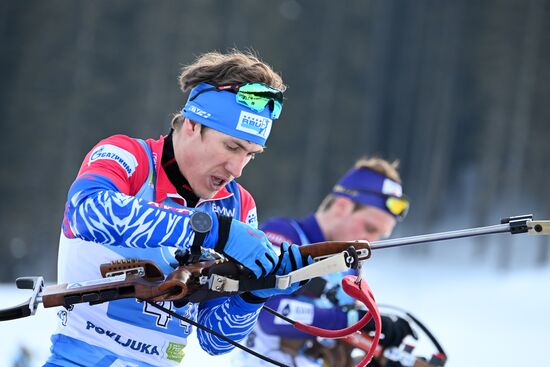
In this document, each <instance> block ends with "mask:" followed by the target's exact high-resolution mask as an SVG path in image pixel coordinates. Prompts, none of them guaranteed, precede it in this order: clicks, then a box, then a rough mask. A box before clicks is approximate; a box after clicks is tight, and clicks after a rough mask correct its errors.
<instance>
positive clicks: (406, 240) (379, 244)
mask: <svg viewBox="0 0 550 367" xmlns="http://www.w3.org/2000/svg"><path fill="white" fill-rule="evenodd" d="M510 231H511V229H510V224H508V223H506V224H497V225H493V226H486V227H476V228H468V229H460V230H456V231H449V232H439V233H432V234H425V235H419V236H411V237H402V238H395V239H390V240H382V241H374V242H371V244H370V248H371V250H378V249H383V248H390V247H398V246H407V245H414V244H417V243H425V242H436V241H443V240H451V239H455V238H464V237H474V236H480V235H484V234H494V233H506V232H510Z"/></svg>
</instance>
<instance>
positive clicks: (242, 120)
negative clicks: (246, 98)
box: [237, 111, 271, 139]
mask: <svg viewBox="0 0 550 367" xmlns="http://www.w3.org/2000/svg"><path fill="white" fill-rule="evenodd" d="M237 130H240V131H244V132H245V133H248V134H252V135H256V136H259V137H261V138H264V139H267V137H268V136H269V133H270V132H271V119H269V118H267V117H263V116H260V115H255V114H253V113H250V112H246V111H241V116H240V117H239V122H237Z"/></svg>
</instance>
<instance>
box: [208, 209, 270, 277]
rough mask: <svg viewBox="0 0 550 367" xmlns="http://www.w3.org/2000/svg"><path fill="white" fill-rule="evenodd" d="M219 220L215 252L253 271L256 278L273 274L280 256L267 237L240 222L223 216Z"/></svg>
mask: <svg viewBox="0 0 550 367" xmlns="http://www.w3.org/2000/svg"><path fill="white" fill-rule="evenodd" d="M218 219H219V232H218V242H217V244H216V247H215V250H216V251H217V252H219V253H222V254H224V255H225V256H227V257H228V258H230V259H232V260H234V261H236V262H238V263H239V264H241V265H242V266H244V267H245V268H247V269H249V270H250V271H252V272H253V273H254V275H255V276H256V278H260V277H263V276H266V275H267V274H269V273H271V271H272V270H273V268H274V267H275V265H276V264H277V261H278V256H277V254H276V253H275V251H274V250H273V248H272V245H271V243H270V242H269V240H268V239H267V237H266V235H265V234H264V233H263V232H262V231H260V230H258V229H256V228H254V227H252V226H250V225H248V224H246V223H243V222H240V221H238V220H235V219H230V218H228V217H221V216H220V217H219V218H218Z"/></svg>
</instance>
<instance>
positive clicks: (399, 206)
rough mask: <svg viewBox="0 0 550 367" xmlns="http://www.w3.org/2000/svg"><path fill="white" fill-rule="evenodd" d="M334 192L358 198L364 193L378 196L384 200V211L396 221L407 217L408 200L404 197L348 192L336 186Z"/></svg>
mask: <svg viewBox="0 0 550 367" xmlns="http://www.w3.org/2000/svg"><path fill="white" fill-rule="evenodd" d="M333 191H334V192H342V193H346V194H348V195H351V196H352V197H357V196H359V194H360V193H366V194H371V195H375V196H379V197H382V198H385V199H386V200H385V201H384V206H385V207H386V209H387V210H388V211H389V212H390V213H391V214H393V215H394V216H395V217H396V218H397V219H398V220H400V221H401V220H403V218H405V217H406V216H407V213H408V212H409V205H410V203H409V199H408V198H407V197H406V196H404V195H403V196H394V195H388V194H383V193H381V192H378V191H371V190H350V189H346V188H344V187H342V186H340V185H337V186H336V187H335V188H334V189H333Z"/></svg>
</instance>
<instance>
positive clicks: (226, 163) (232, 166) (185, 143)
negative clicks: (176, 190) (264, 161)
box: [174, 119, 263, 199]
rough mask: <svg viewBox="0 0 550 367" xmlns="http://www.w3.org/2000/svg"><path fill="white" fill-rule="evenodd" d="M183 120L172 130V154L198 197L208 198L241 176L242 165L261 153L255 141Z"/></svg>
mask: <svg viewBox="0 0 550 367" xmlns="http://www.w3.org/2000/svg"><path fill="white" fill-rule="evenodd" d="M203 129H204V131H202V134H201V125H199V124H197V123H195V122H192V121H190V120H188V119H186V120H185V122H184V123H183V125H182V126H181V127H180V128H179V129H178V130H177V131H175V132H174V155H175V157H176V161H177V162H178V166H179V168H180V171H181V173H182V174H183V176H184V177H185V178H186V179H187V181H189V184H190V185H191V188H192V189H193V191H194V192H195V194H196V195H197V196H199V197H200V198H202V199H210V198H212V197H214V195H216V193H217V192H218V191H220V190H221V189H222V188H223V187H224V186H225V185H226V184H227V183H229V182H230V181H231V180H233V179H235V178H237V177H239V176H241V174H242V172H243V169H244V167H245V166H246V165H247V164H248V162H250V160H252V159H254V156H255V155H256V154H259V153H262V152H263V148H262V146H261V145H259V144H255V143H251V142H248V141H246V140H243V139H238V138H234V137H232V136H229V135H226V134H224V133H221V132H218V131H216V130H213V129H209V128H203Z"/></svg>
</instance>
